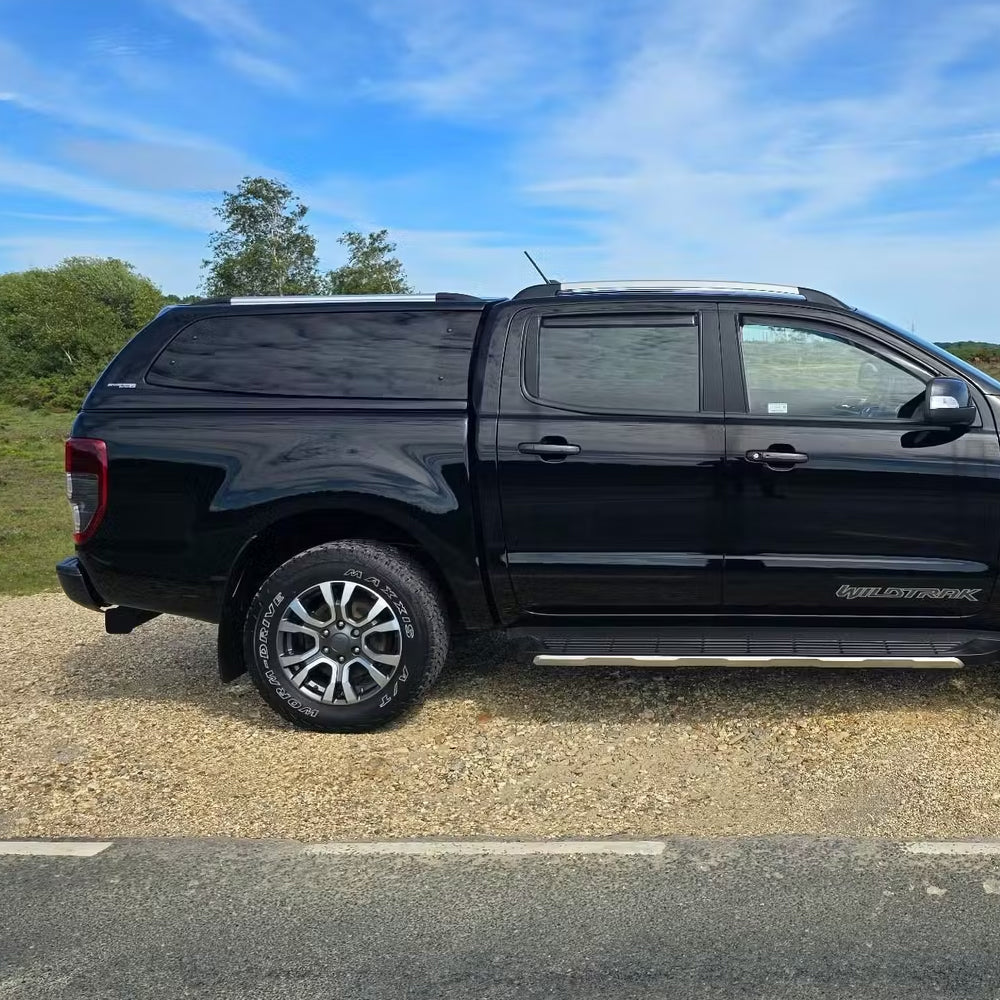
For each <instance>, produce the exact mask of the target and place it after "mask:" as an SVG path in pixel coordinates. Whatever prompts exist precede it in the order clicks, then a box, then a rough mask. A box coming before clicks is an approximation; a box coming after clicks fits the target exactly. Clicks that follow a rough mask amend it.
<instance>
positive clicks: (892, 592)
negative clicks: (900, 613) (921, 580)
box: [837, 583, 982, 601]
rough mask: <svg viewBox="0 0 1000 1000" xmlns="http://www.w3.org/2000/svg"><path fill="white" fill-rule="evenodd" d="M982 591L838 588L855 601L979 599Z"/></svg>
mask: <svg viewBox="0 0 1000 1000" xmlns="http://www.w3.org/2000/svg"><path fill="white" fill-rule="evenodd" d="M981 592H982V588H981V587H975V588H965V589H962V590H958V589H955V588H949V587H945V588H939V587H852V586H850V585H849V584H846V583H845V584H844V585H843V586H842V587H839V588H838V589H837V596H838V597H843V598H845V599H846V600H848V601H855V600H857V599H858V598H859V597H887V598H893V599H895V600H922V599H925V598H926V599H928V600H931V601H978V600H979V598H978V597H977V596H976V594H979V593H981Z"/></svg>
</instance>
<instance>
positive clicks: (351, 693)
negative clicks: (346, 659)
mask: <svg viewBox="0 0 1000 1000" xmlns="http://www.w3.org/2000/svg"><path fill="white" fill-rule="evenodd" d="M349 667H350V664H349V663H345V664H344V666H343V668H342V669H341V671H340V686H341V687H342V688H343V689H344V699H345V700H346V701H347V703H348V704H349V705H353V704H354V703H355V702H356V701H357V700H358V693H357V691H355V690H354V688H352V687H351V671H350V670H349V669H348V668H349Z"/></svg>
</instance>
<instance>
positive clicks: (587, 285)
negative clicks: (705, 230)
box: [514, 280, 847, 308]
mask: <svg viewBox="0 0 1000 1000" xmlns="http://www.w3.org/2000/svg"><path fill="white" fill-rule="evenodd" d="M593 292H681V293H683V292H690V293H699V294H701V293H705V292H709V293H711V292H719V293H723V294H742V295H787V296H789V297H792V298H797V299H804V300H805V301H806V302H814V303H817V304H821V305H828V306H839V307H841V308H847V307H846V306H845V305H844V303H843V302H841V301H840V299H836V298H834V297H833V296H832V295H827V293H826V292H819V291H817V290H816V289H814V288H801V287H799V286H798V285H771V284H765V283H762V282H756V281H681V280H669V281H664V280H653V281H561V282H550V283H549V284H547V285H530V286H529V287H528V288H523V289H522V290H521V291H519V292H518V293H517V294H516V295H515V296H514V298H515V299H537V298H552V297H554V296H557V295H575V294H580V293H593Z"/></svg>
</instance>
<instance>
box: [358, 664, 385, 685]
mask: <svg viewBox="0 0 1000 1000" xmlns="http://www.w3.org/2000/svg"><path fill="white" fill-rule="evenodd" d="M355 663H360V664H361V666H363V667H364V668H365V670H367V671H368V673H369V674H371V677H372V680H373V681H374V682H375V683H376V684H377V685H378V686H379V687H380V688H383V687H385V686H386V684H388V683H389V677H388V676H387V675H386V674H383V673H382V671H381V670H379V668H378V667H376V666H375V664H374V663H372V662H371V661H369V660H367V659H366V658H365V657H359V658H358V659H357V660H355Z"/></svg>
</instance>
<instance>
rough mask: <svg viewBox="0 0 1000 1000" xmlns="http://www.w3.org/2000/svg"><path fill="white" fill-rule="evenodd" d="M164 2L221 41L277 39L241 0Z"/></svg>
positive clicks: (254, 42) (260, 42) (270, 42)
mask: <svg viewBox="0 0 1000 1000" xmlns="http://www.w3.org/2000/svg"><path fill="white" fill-rule="evenodd" d="M164 3H165V4H166V6H168V7H170V8H171V9H172V10H173V11H174V13H176V14H178V15H180V16H181V17H184V18H187V19H188V20H189V21H191V22H193V23H194V24H196V25H198V27H199V28H201V29H202V30H204V31H205V32H206V33H208V34H209V35H213V36H214V37H216V38H218V39H220V40H222V41H236V42H239V43H241V44H243V45H261V46H270V45H275V44H276V43H277V42H278V41H279V40H280V36H279V35H277V34H276V33H275V32H273V31H271V30H270V29H269V28H266V27H265V26H264V25H263V24H262V23H261V21H260V20H259V19H258V18H257V17H256V16H255V15H254V14H253V12H252V11H251V10H250V8H249V7H248V6H247V5H246V4H245V3H242V2H241V0H164Z"/></svg>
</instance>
